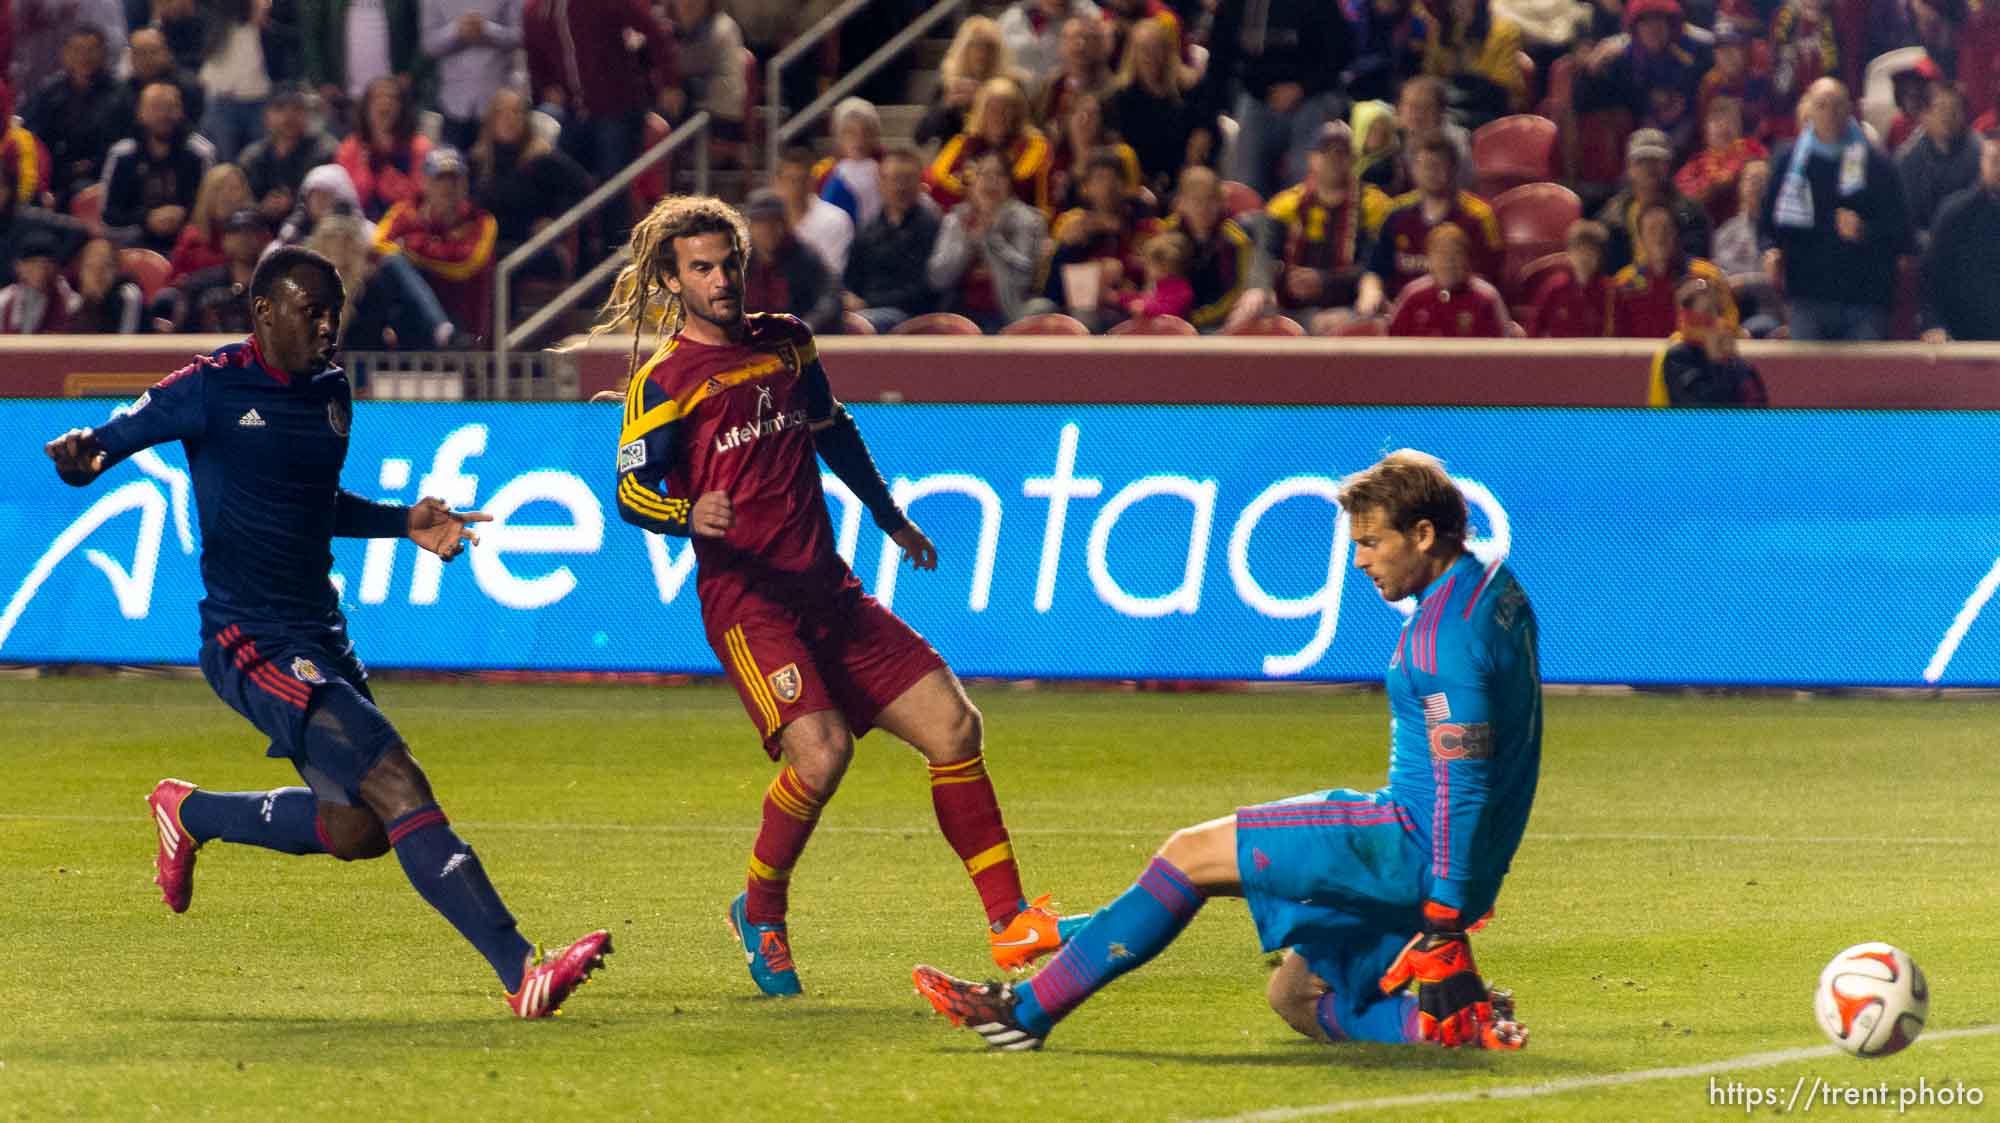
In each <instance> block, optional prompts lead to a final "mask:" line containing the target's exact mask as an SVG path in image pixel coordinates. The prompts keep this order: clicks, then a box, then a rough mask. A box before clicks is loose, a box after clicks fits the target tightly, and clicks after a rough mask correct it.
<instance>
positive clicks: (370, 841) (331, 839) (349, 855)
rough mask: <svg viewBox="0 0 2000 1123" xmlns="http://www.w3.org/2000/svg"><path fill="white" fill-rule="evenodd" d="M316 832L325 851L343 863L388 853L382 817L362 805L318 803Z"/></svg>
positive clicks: (364, 859)
mask: <svg viewBox="0 0 2000 1123" xmlns="http://www.w3.org/2000/svg"><path fill="white" fill-rule="evenodd" d="M319 833H320V841H321V842H323V843H325V844H326V852H327V853H328V854H331V855H333V856H334V857H336V858H338V859H340V860H341V861H343V862H365V861H367V860H369V859H371V858H379V857H381V856H382V855H384V854H387V853H388V852H389V836H388V834H387V833H386V832H384V831H383V829H382V820H380V819H378V818H376V817H375V815H374V813H372V812H370V811H368V810H366V809H365V808H359V807H341V806H339V805H338V804H321V805H320V810H319Z"/></svg>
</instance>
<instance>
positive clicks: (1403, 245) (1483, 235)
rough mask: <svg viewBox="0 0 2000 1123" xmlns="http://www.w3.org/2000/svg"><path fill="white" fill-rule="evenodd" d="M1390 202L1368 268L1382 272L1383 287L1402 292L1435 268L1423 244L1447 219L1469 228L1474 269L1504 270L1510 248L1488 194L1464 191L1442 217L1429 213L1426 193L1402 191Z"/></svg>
mask: <svg viewBox="0 0 2000 1123" xmlns="http://www.w3.org/2000/svg"><path fill="white" fill-rule="evenodd" d="M1390 203H1391V209H1390V211H1389V213H1388V215H1387V216H1386V217H1384V218H1383V219H1382V226H1381V230H1380V232H1379V233H1377V235H1376V237H1375V248H1374V249H1373V251H1372V252H1371V254H1370V256H1369V262H1368V271H1369V272H1371V273H1373V274H1375V275H1376V276H1378V277H1380V278H1382V289H1383V291H1384V292H1401V291H1402V290H1403V286H1405V285H1407V284H1409V283H1410V282H1411V281H1414V280H1416V279H1417V278H1418V277H1421V276H1423V275H1424V274H1425V273H1428V272H1430V258H1429V256H1428V255H1427V254H1426V253H1425V252H1424V246H1425V244H1426V243H1427V242H1428V241H1429V239H1430V234H1431V230H1432V229H1434V228H1435V227H1437V226H1440V225H1443V224H1444V223H1447V222H1449V223H1451V224H1452V225H1454V226H1457V227H1458V228H1459V229H1460V230H1463V231H1465V236H1466V238H1468V239H1469V240H1470V241H1471V243H1472V245H1471V247H1470V248H1471V251H1472V271H1473V272H1474V273H1477V274H1479V275H1480V276H1482V277H1485V278H1487V279H1488V280H1491V279H1493V278H1495V277H1498V276H1500V275H1501V264H1502V262H1503V261H1504V260H1505V256H1506V248H1505V246H1504V245H1503V244H1502V243H1501V241H1500V220H1499V219H1498V218H1496V217H1494V214H1493V208H1492V207H1490V206H1488V205H1487V204H1486V200H1484V199H1481V198H1480V197H1479V196H1477V195H1474V194H1473V193H1472V192H1470V191H1460V192H1459V193H1458V195H1457V196H1456V197H1455V198H1454V199H1453V200H1452V205H1451V209H1450V210H1449V211H1446V212H1445V215H1444V217H1443V218H1442V219H1440V220H1438V221H1437V222H1432V221H1430V220H1429V219H1428V218H1427V217H1425V215H1424V207H1423V198H1422V196H1421V195H1419V194H1418V193H1417V192H1415V191H1411V192H1408V193H1406V194H1403V195H1398V196H1396V198H1394V199H1393V200H1391V201H1390Z"/></svg>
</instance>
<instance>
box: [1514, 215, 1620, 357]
mask: <svg viewBox="0 0 2000 1123" xmlns="http://www.w3.org/2000/svg"><path fill="white" fill-rule="evenodd" d="M1610 238H1611V235H1610V233H1609V232H1608V231H1606V230H1605V229H1604V224H1603V223H1601V222H1592V221H1591V220H1589V219H1587V218H1580V219H1578V220H1576V221H1575V222H1572V223H1570V224H1569V238H1568V241H1569V247H1568V252H1569V268H1568V269H1565V270H1563V271H1562V272H1560V273H1557V274H1555V275H1554V276H1551V277H1549V278H1547V279H1546V280H1544V281H1543V282H1542V284H1541V287H1539V288H1537V289H1536V290H1535V296H1534V300H1533V301H1531V302H1530V304H1531V310H1530V311H1529V313H1528V325H1527V327H1528V334H1529V335H1531V336H1534V337H1535V338H1536V339H1570V338H1582V337H1590V336H1604V335H1610V334H1611V314H1612V303H1613V299H1614V297H1613V292H1612V288H1611V278H1610V277H1607V276H1605V275H1604V244H1605V243H1606V242H1607V241H1609V240H1610Z"/></svg>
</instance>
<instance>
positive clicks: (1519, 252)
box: [1493, 183, 1583, 288]
mask: <svg viewBox="0 0 2000 1123" xmlns="http://www.w3.org/2000/svg"><path fill="white" fill-rule="evenodd" d="M1493 215H1494V217H1495V218H1497V219H1498V220H1499V221H1500V240H1501V242H1502V243H1503V244H1504V245H1505V246H1506V247H1507V265H1506V277H1503V278H1501V281H1502V282H1503V283H1502V285H1501V287H1502V288H1505V287H1506V285H1505V283H1504V282H1505V280H1506V278H1507V277H1513V276H1516V275H1517V274H1518V273H1519V272H1520V270H1521V269H1522V268H1524V267H1525V266H1526V265H1527V264H1528V263H1529V262H1531V261H1533V260H1535V259H1536V258H1538V257H1541V256H1542V255H1544V254H1550V253H1554V252H1556V251H1557V250H1560V249H1562V248H1563V245H1564V241H1565V238H1566V236H1567V235H1568V233H1569V224H1570V223H1572V222H1575V221H1576V220H1577V219H1579V218H1581V217H1583V200H1581V199H1578V198H1577V197H1576V192H1574V191H1571V190H1570V189H1569V188H1567V187H1564V186H1563V185H1562V184H1560V183H1524V184H1522V185H1521V186H1519V187H1516V188H1514V189H1512V190H1510V191H1505V192H1502V193H1501V195H1500V197H1499V198H1497V199H1495V200H1493Z"/></svg>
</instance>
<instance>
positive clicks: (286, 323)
mask: <svg viewBox="0 0 2000 1123" xmlns="http://www.w3.org/2000/svg"><path fill="white" fill-rule="evenodd" d="M342 302H343V292H342V287H341V282H340V276H339V274H337V273H335V272H334V268H333V265H332V263H330V262H329V261H327V259H325V258H323V257H321V256H319V255H318V254H316V253H312V252H310V251H307V250H303V249H298V248H295V247H293V248H283V249H279V250H277V251H276V252H274V253H272V254H271V255H270V256H269V257H267V258H265V259H264V261H263V263H262V264H260V265H259V266H258V267H257V270H256V273H255V274H254V275H253V276H252V279H251V282H250V308H251V316H252V319H253V321H254V324H255V329H256V330H255V333H254V334H253V335H252V336H251V337H250V338H248V339H246V340H244V341H243V342H241V343H232V344H230V345H229V346H227V347H224V348H222V349H221V350H219V351H216V352H215V353H214V354H211V355H206V356H203V357H201V358H199V359H196V360H195V361H194V362H193V363H192V364H190V365H188V366H187V367H184V368H183V369H181V370H179V371H176V372H175V373H173V374H171V375H168V376H167V377H166V378H165V379H163V380H162V381H161V382H160V383H159V384H158V385H156V386H154V387H153V388H152V389H151V390H148V391H147V392H146V393H145V394H144V395H142V396H141V397H140V398H139V400H138V401H137V402H136V403H134V405H133V406H132V409H131V410H130V411H129V412H127V413H125V414H123V415H122V416H119V417H116V418H114V419H112V420H111V421H109V422H106V423H105V424H103V425H100V426H98V427H97V428H95V429H77V430H72V431H70V432H68V433H65V434H63V435H62V436H60V437H57V438H56V439H55V440H53V441H50V442H49V443H48V445H47V449H46V451H47V452H48V455H49V458H50V459H51V460H54V461H55V465H56V473H57V475H59V476H61V477H62V479H63V482H65V483H68V484H70V485H72V486H74V487H83V486H85V485H87V484H89V483H90V482H91V481H93V480H95V479H96V478H97V477H98V476H99V475H101V474H103V472H104V471H105V470H106V469H108V468H110V467H111V466H112V465H114V464H117V463H118V462H119V461H121V460H123V459H125V458H126V457H128V456H131V455H132V454H133V453H135V452H138V451H139V450H141V449H144V448H148V447H150V446H152V445H156V444H163V443H165V442H167V441H180V442H181V443H182V445H183V446H184V447H185V448H186V450H187V458H188V467H189V469H190V471H191V473H192V475H193V477H194V495H195V507H196V510H197V511H198V512H199V514H200V518H201V537H202V551H201V575H202V584H203V586H204V587H205V589H206V591H207V596H205V597H204V598H203V599H202V602H201V638H202V644H201V669H202V674H203V675H204V676H205V677H206V678H207V679H208V683H209V685H210V686H211V687H213V688H214V690H215V692H216V693H217V694H218V695H220V696H221V697H222V700H223V701H225V702H228V703H229V705H230V706H231V707H232V708H234V709H235V710H236V712H238V713H240V714H242V715H243V716H244V717H245V718H247V719H249V721H250V723H251V724H252V725H255V726H256V727H257V729H258V730H259V731H260V732H262V733H263V734H264V735H265V736H267V737H269V738H270V739H271V747H270V751H269V755H271V756H278V757H286V758H289V759H290V760H291V762H292V764H293V766H294V767H295V768H297V769H298V772H299V775H300V776H301V777H302V778H304V780H305V782H306V785H307V786H306V787H302V788H280V789H278V790H276V791H271V792H210V791H203V790H201V789H199V788H197V787H195V785H193V784H190V783H188V782H186V781H184V780H162V781H160V783H159V785H158V786H157V787H155V788H154V789H153V792H152V794H151V795H149V796H147V797H146V803H147V805H148V807H149V808H150V810H151V811H152V814H153V818H154V821H155V825H156V826H157V827H158V828H159V853H158V856H157V858H156V861H155V864H156V866H157V868H158V874H157V876H156V877H155V879H154V880H155V881H156V883H157V884H158V885H159V886H160V889H161V891H162V892H163V894H164V895H165V897H166V902H167V905H168V906H169V907H170V908H172V909H173V910H174V911H175V912H177V913H178V912H185V911H187V907H188V902H189V900H190V898H191V897H192V895H193V892H194V861H195V854H196V852H197V850H198V849H199V847H201V845H202V844H204V843H206V842H209V841H212V840H216V839H220V840H222V841H224V842H236V843H242V844H244V845H249V846H261V847H264V848H265V849H269V850H277V851H280V852H282V853H286V854H332V855H333V856H334V857H336V858H339V859H341V860H343V861H351V860H356V859H364V858H376V857H380V856H381V855H383V854H385V853H388V852H389V851H390V850H394V851H395V852H396V857H397V859H398V860H399V861H400V862H401V863H402V866H403V872H404V873H405V874H407V875H408V876H409V878H410V883H411V884H412V885H414V886H415V887H416V889H417V892H418V893H419V894H421V895H422V896H423V898H424V900H426V901H428V902H430V904H431V906H432V907H433V908H435V909H437V910H438V912H440V913H442V914H444V917H445V919H447V920H449V921H450V922H451V923H452V925H453V927H455V928H457V929H458V930H459V932H460V933H461V934H462V935H464V937H465V938H466V939H467V940H468V941H469V942H471V944H472V945H473V946H474V947H475V948H477V949H478V950H479V952H480V954H482V955H484V956H485V957H486V959H487V961H488V962H489V963H491V964H492V965H493V970H494V972H495V973H496V974H498V975H499V976H500V981H501V984H502V985H503V986H504V987H505V988H506V991H507V1005H508V1008H509V1009H511V1010H512V1011H513V1012H514V1013H515V1014H516V1015H518V1016H520V1017H523V1018H536V1017H544V1016H546V1015H549V1014H553V1013H555V1012H556V1010H557V1009H558V1008H559V1007H560V1006H561V1005H562V1003H563V1000H564V999H566V998H568V997H569V995H570V994H571V992H573V991H574V990H575V989H576V988H577V987H578V986H580V985H582V984H583V983H584V982H586V981H587V980H588V979H589V977H590V973H591V972H592V971H593V970H595V969H596V968H598V967H601V966H602V965H603V957H604V956H605V955H607V954H609V953H610V951H611V936H610V933H609V932H606V931H603V930H599V931H596V932H593V933H591V934H590V935H588V936H585V937H583V938H582V939H580V940H577V941H576V942H575V943H573V944H570V945H569V946H568V947H566V948H564V949H563V950H562V951H560V952H558V953H557V954H555V955H544V954H543V953H542V952H541V950H540V949H539V948H536V947H534V946H533V945H531V944H530V943H529V942H528V941H527V940H526V939H524V938H522V936H521V934H520V932H519V931H518V930H517V929H516V927H515V924H514V917H513V916H512V915H511V914H510V913H508V911H507V908H506V906H505V905H503V904H501V902H500V897H499V894H497V893H495V892H494V890H493V885H492V883H491V882H490V881H488V880H487V877H486V870H485V868H484V867H483V866H482V865H481V864H480V861H479V856H478V855H477V854H475V853H474V852H473V850H472V847H470V846H468V845H466V844H465V842H464V841H463V840H462V839H460V838H459V836H458V834H457V833H456V832H455V831H453V830H452V828H451V825H450V823H449V822H447V821H446V819H445V816H444V812H443V811H441V810H439V809H438V804H437V800H436V799H435V798H434V797H433V796H432V795H431V788H430V782H429V781H428V780H427V779H426V778H425V776H424V773H423V770H422V769H420V768H418V767H417V762H416V760H415V759H413V758H412V757H411V755H410V750H409V749H408V747H407V746H405V745H404V744H403V740H402V738H401V737H400V736H398V735H397V733H396V730H395V727H394V726H392V725H390V724H389V720H388V719H387V718H386V717H384V716H383V715H382V711H381V710H379V709H377V708H376V707H375V700H374V696H373V694H372V693H371V692H370V691H369V689H368V676H367V672H366V671H365V670H364V669H363V668H362V666H361V661H360V660H359V659H357V658H356V657H355V655H354V645H353V644H352V643H351V642H349V640H348V638H347V621H346V619H345V618H344V617H343V616H342V615H341V612H340V604H339V597H338V595H337V594H336V593H335V591H334V588H333V583H332V581H331V580H330V578H329V576H328V574H329V572H330V570H331V569H332V566H333V553H332V548H331V547H332V539H334V538H336V537H339V538H404V537H407V538H409V539H411V540H412V541H414V542H416V543H417V544H418V545H419V546H422V547H423V548H424V549H427V550H429V551H431V552H432V553H434V554H437V555H438V556H439V557H441V558H443V559H445V560H446V561H450V560H451V559H452V558H454V557H456V556H458V554H459V553H460V551H462V550H464V549H465V547H466V546H467V545H468V544H477V543H478V541H479V538H478V535H477V534H476V533H475V532H474V531H473V529H472V527H471V525H470V524H472V523H475V522H483V521H485V519H486V516H484V515H481V514H479V513H477V512H472V511H467V512H453V511H452V510H451V509H450V508H449V507H447V506H446V505H445V504H444V503H443V502H441V501H439V500H436V499H428V498H427V499H424V500H423V501H421V502H419V503H417V504H416V505H415V506H412V507H403V506H398V505H393V504H384V503H375V502H371V501H369V500H367V499H363V498H362V497H360V496H358V495H355V494H354V493H352V492H350V491H346V490H344V489H343V488H342V487H341V486H340V469H341V466H342V464H343V463H344V462H345V461H346V459H347V433H348V425H349V421H350V419H351V418H352V416H353V396H352V391H351V388H350V387H349V385H348V382H347V375H346V373H345V372H343V371H342V370H341V369H340V368H339V367H336V366H334V365H333V353H334V340H335V339H336V338H337V337H338V335H339V332H340V312H341V306H342Z"/></svg>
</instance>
